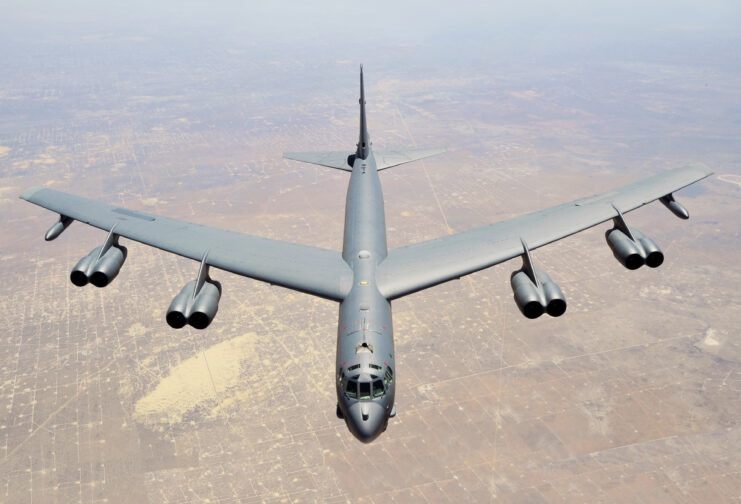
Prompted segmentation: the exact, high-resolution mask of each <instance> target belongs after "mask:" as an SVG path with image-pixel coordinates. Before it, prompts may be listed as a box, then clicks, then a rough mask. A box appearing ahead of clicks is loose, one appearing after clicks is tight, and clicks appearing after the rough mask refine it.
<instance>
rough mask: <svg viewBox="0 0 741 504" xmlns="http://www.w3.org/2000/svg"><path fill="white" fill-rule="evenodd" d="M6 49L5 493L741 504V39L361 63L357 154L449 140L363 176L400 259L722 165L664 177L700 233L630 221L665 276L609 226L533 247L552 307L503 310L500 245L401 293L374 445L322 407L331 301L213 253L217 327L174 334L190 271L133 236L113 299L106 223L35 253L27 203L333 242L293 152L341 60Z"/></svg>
mask: <svg viewBox="0 0 741 504" xmlns="http://www.w3.org/2000/svg"><path fill="white" fill-rule="evenodd" d="M706 35H707V34H706ZM734 36H735V37H736V38H734V37H733V36H729V37H730V38H729V39H728V40H731V41H736V42H737V41H738V38H737V37H738V36H737V34H736V35H734ZM3 37H5V38H4V39H3V40H4V41H5V42H6V44H5V47H6V48H7V51H8V52H7V53H6V54H5V55H4V56H3V57H2V58H3V59H2V62H3V65H4V68H5V69H6V70H8V72H6V73H4V74H3V76H2V77H0V215H1V216H2V217H0V223H1V229H2V235H1V236H0V250H1V251H2V253H1V254H0V320H1V321H2V327H3V328H4V331H3V332H2V335H0V502H7V503H28V502H34V503H36V502H54V503H70V502H80V503H102V502H110V503H113V502H116V503H118V502H132V503H143V502H151V503H159V502H166V503H196V502H211V503H223V504H226V503H252V502H276V503H278V502H334V503H339V502H353V503H359V502H368V503H380V502H400V503H409V502H457V503H460V502H505V503H541V502H548V503H551V502H555V503H574V502H585V503H587V502H589V503H594V502H604V503H619V502H625V503H635V502H655V503H667V502H679V503H684V502H687V503H720V502H741V498H740V497H739V496H741V456H740V455H739V453H740V452H741V426H740V425H739V421H740V419H741V398H740V396H741V340H740V339H739V336H740V335H741V334H740V333H741V322H740V321H739V316H740V315H741V291H739V285H741V269H740V268H739V261H740V260H741V239H740V231H739V222H740V221H741V203H740V201H741V200H740V199H739V198H740V196H741V184H740V183H739V182H740V181H741V150H740V149H739V144H738V138H740V137H741V120H740V119H739V117H741V116H740V115H739V114H740V113H741V109H740V108H739V106H738V103H740V102H741V86H740V85H739V83H741V67H740V66H739V63H738V56H737V54H736V55H735V56H734V52H735V51H737V49H736V50H735V51H734V47H736V48H737V47H738V45H737V44H734V43H727V42H726V39H725V38H722V37H720V35H718V37H719V38H713V37H709V38H708V37H707V36H705V35H703V36H702V37H701V36H699V35H698V38H702V39H703V40H704V41H705V42H703V43H701V44H700V45H699V46H698V45H697V44H696V42H697V40H698V39H695V38H694V37H695V35H692V34H690V35H686V34H682V35H681V37H680V36H677V37H678V38H677V39H676V43H675V44H674V45H672V44H668V45H666V46H665V47H664V46H661V47H662V48H659V49H655V51H656V52H651V51H648V52H643V51H636V52H635V53H631V57H627V56H626V55H625V54H622V53H619V54H612V53H610V52H609V51H607V52H606V53H604V54H603V52H600V51H602V49H600V48H595V49H594V50H593V51H591V52H589V51H587V52H581V53H578V54H577V55H576V56H569V57H568V58H567V57H566V56H565V55H563V54H559V55H558V56H557V57H556V56H553V55H552V54H550V53H548V52H547V51H546V52H543V53H537V54H535V56H533V58H535V59H534V60H527V59H518V58H516V57H515V56H516V55H514V54H512V53H511V51H510V50H509V49H510V48H509V47H502V48H500V49H497V50H494V49H491V50H489V49H486V47H488V46H483V47H484V48H483V49H481V47H482V46H481V45H480V44H482V41H481V40H475V41H474V42H471V43H472V44H474V46H475V47H479V49H480V50H479V52H476V53H474V52H470V53H467V54H471V55H470V56H467V57H466V58H460V59H456V58H455V57H453V56H451V55H450V54H449V53H446V52H444V51H441V52H440V53H439V54H438V55H437V56H436V57H438V56H439V58H441V62H437V61H436V60H435V57H432V56H430V55H427V56H425V57H418V56H419V55H420V54H422V53H423V52H424V51H423V49H421V48H420V47H418V46H415V45H412V46H411V47H410V46H408V45H405V44H402V43H401V42H399V41H394V40H392V41H389V42H387V43H386V44H385V45H379V46H378V47H377V49H376V51H375V52H374V53H373V55H372V56H370V57H368V58H367V59H366V60H365V61H362V62H364V63H366V67H365V68H366V70H365V71H366V95H367V102H368V122H369V128H370V135H371V139H372V140H373V143H374V144H373V145H374V148H376V149H399V148H404V147H438V146H440V147H446V148H447V149H448V150H447V152H446V153H445V154H443V155H440V156H437V157H434V158H430V159H428V160H424V161H420V162H417V163H414V164H410V165H404V166H401V167H398V168H394V169H392V170H389V171H386V172H383V173H382V175H381V181H382V184H383V188H384V196H385V201H386V221H387V226H388V241H389V247H390V248H395V247H399V246H403V245H406V244H409V243H413V242H418V241H422V240H426V239H431V238H434V237H436V236H440V235H443V234H446V233H454V232H457V231H462V230H465V229H470V228H473V227H476V226H481V225H485V224H488V223H491V222H496V221H499V220H504V219H507V218H510V217H513V216H516V215H519V214H522V213H528V212H531V211H534V210H538V209H541V208H546V207H548V206H551V205H556V204H559V203H563V202H566V201H571V200H573V199H576V198H579V197H582V196H588V195H591V194H594V193H598V192H602V191H606V190H609V189H612V188H614V187H617V186H619V185H622V184H625V183H629V182H632V181H635V180H637V179H639V178H641V177H646V176H650V175H653V174H657V173H660V172H661V171H663V170H667V169H670V168H674V167H677V166H681V165H683V164H687V163H689V162H702V163H705V164H706V165H708V166H709V167H711V168H712V169H713V170H714V171H715V176H713V177H711V178H710V179H708V180H706V181H703V182H701V183H699V184H697V185H696V186H693V187H691V188H688V189H686V190H684V191H680V192H678V193H677V195H676V197H677V199H678V200H679V201H681V202H682V203H683V204H684V205H685V206H686V207H687V208H688V209H689V211H690V214H691V216H692V217H691V219H690V220H689V221H686V222H685V221H681V220H679V219H677V218H675V217H674V216H673V215H671V213H669V212H668V211H666V209H665V208H664V207H663V206H661V205H660V204H658V203H654V204H652V205H650V206H648V207H645V208H642V209H639V210H637V211H635V212H632V213H630V214H629V215H628V216H627V219H628V222H629V223H630V224H631V225H632V226H635V227H637V228H639V229H640V230H642V231H643V232H644V233H645V234H647V235H649V236H651V237H652V238H653V239H654V240H655V241H656V242H657V243H658V244H659V245H660V246H661V247H662V249H663V250H664V252H665V255H666V261H665V262H664V264H663V265H662V266H661V267H660V268H658V269H656V270H650V269H648V268H642V269H639V270H637V271H628V270H626V269H625V268H623V267H622V266H621V265H620V264H619V263H618V262H617V261H616V260H615V259H614V258H613V257H612V254H611V252H610V250H609V248H608V247H607V245H606V243H605V239H604V231H605V230H606V229H608V227H609V226H608V225H607V224H604V225H601V226H597V227H596V228H594V229H591V230H588V231H585V232H583V233H580V234H578V235H575V236H572V237H570V238H567V239H565V240H563V241H562V242H558V243H555V244H553V245H550V246H548V247H545V248H543V249H538V250H536V251H535V252H534V253H533V256H534V260H535V262H536V263H537V265H538V266H539V267H541V268H543V269H545V270H546V271H548V273H549V274H550V275H551V277H553V279H554V280H555V281H556V282H558V283H559V285H560V286H561V288H562V289H563V291H564V293H565V295H566V297H567V301H568V310H567V312H566V314H565V315H564V316H563V317H560V318H558V319H554V318H549V317H542V318H540V319H538V320H527V319H525V318H524V317H523V316H522V315H521V314H520V312H519V311H518V310H517V308H516V306H515V304H514V301H513V299H512V292H511V290H510V287H509V275H510V273H511V272H512V271H514V270H516V269H518V268H519V267H520V261H519V260H514V261H511V262H510V263H505V264H502V265H499V266H497V267H494V268H492V269H489V270H486V271H482V272H479V273H476V274H474V275H471V276H469V277H465V278H463V279H461V280H458V281H453V282H450V283H447V284H443V285H440V286H438V287H435V288H432V289H429V290H427V291H424V292H420V293H417V294H413V295H411V296H408V297H406V298H402V299H400V300H398V301H395V302H394V303H393V310H394V317H395V320H394V322H395V329H396V331H395V333H396V340H395V341H396V358H397V370H396V372H397V375H398V381H397V389H396V390H397V392H396V404H397V411H398V415H397V416H396V417H395V418H393V419H391V420H390V422H389V426H388V430H387V431H386V432H385V433H384V434H383V435H382V436H381V437H380V438H378V440H376V441H374V442H373V443H371V444H369V445H364V444H361V443H360V442H358V441H357V440H356V439H355V438H354V437H353V436H352V434H351V433H350V432H349V431H348V430H347V428H346V426H345V424H344V423H343V422H342V421H341V420H338V419H337V418H336V416H335V404H336V395H335V388H334V351H335V345H336V323H337V314H338V307H337V305H336V304H335V303H333V302H329V301H325V300H321V299H317V298H312V297H310V296H306V295H303V294H299V293H295V292H292V291H289V290H286V289H282V288H279V287H271V286H269V285H266V284H262V283H259V282H256V281H253V280H250V279H246V278H241V277H238V276H236V275H233V274H229V273H225V272H221V271H213V272H212V275H213V276H214V278H215V279H217V280H219V281H220V282H221V283H222V285H223V290H224V294H223V297H222V300H221V303H220V307H219V313H218V315H217V316H216V319H215V321H214V322H213V323H212V324H211V326H210V327H209V328H208V329H206V330H205V331H197V330H194V329H191V328H185V329H182V330H173V329H171V328H170V327H168V326H167V324H166V323H165V318H164V314H165V310H166V309H167V306H168V305H169V303H170V301H171V299H172V298H173V296H175V295H176V294H177V293H178V292H179V290H180V288H181V287H182V286H183V285H184V284H185V283H186V282H188V281H189V280H191V279H193V278H195V275H196V274H197V271H198V264H196V263H195V262H193V261H190V260H187V259H182V258H178V257H176V256H173V255H171V254H167V253H165V252H162V251H159V250H156V249H152V248H149V247H146V246H144V245H141V244H138V243H135V242H131V241H128V240H126V241H125V245H126V246H127V247H128V248H129V254H128V259H127V260H126V264H125V265H124V267H123V269H122V271H121V274H120V275H119V276H118V278H117V279H116V280H115V281H114V282H113V283H112V284H111V285H110V286H108V287H106V288H105V289H97V288H95V287H92V286H87V287H84V288H78V287H75V286H74V285H72V284H71V283H70V281H69V271H70V269H71V268H72V267H73V266H74V264H75V263H76V262H77V260H78V259H79V258H80V257H82V256H83V255H84V254H86V253H88V252H89V251H90V250H91V249H93V248H94V247H96V246H98V245H100V243H102V241H103V240H104V238H105V234H104V233H103V232H102V231H98V230H95V229H92V228H89V227H87V226H85V225H83V224H80V223H75V224H73V225H72V226H71V227H70V228H69V229H68V230H67V231H66V232H65V233H64V234H63V235H62V236H61V237H60V238H58V239H57V240H55V241H53V242H48V243H47V242H45V241H44V239H43V235H44V232H45V231H46V230H47V229H48V227H49V226H51V225H52V224H53V223H54V222H55V220H56V216H55V215H54V214H52V213H51V212H48V211H45V210H43V209H41V208H38V207H35V206H33V205H30V204H28V203H26V202H23V201H21V200H19V199H18V195H19V194H20V193H21V192H22V191H23V190H24V189H25V188H27V187H29V186H32V185H43V186H47V187H53V188H55V189H59V190H64V191H68V192H71V193H74V194H78V195H81V196H86V197H91V198H96V199H100V200H103V201H106V202H109V203H112V204H116V205H120V206H125V207H127V208H131V209H136V210H142V211H146V212H151V213H157V214H162V215H166V216H168V217H174V218H179V219H184V220H188V221H192V222H199V223H202V224H208V225H211V226H217V227H222V228H227V229H232V230H237V231H241V232H245V233H250V234H255V235H260V236H266V237H271V238H277V239H282V240H288V241H295V242H300V243H304V244H310V245H315V246H320V247H324V248H329V249H335V250H339V249H340V247H341V243H342V226H343V213H344V205H345V190H346V187H347V182H348V176H347V174H346V173H342V172H339V171H336V170H329V169H324V168H321V167H315V166H311V165H303V164H299V163H295V162H292V161H287V160H284V159H282V157H281V155H282V152H284V151H305V150H342V149H347V150H348V152H349V151H352V150H353V149H354V143H355V142H356V141H357V139H356V135H357V71H358V64H359V63H361V61H358V60H357V59H352V57H351V56H352V55H351V54H347V53H345V52H342V51H340V50H339V49H337V48H336V47H335V46H333V47H335V48H334V49H332V50H331V51H330V50H328V51H329V52H324V53H317V52H315V51H316V47H314V46H311V47H300V46H299V47H293V48H287V47H283V46H272V48H271V49H270V50H269V51H268V50H263V48H262V47H261V46H260V45H259V44H257V45H255V44H251V43H246V42H244V43H243V42H239V41H238V40H235V39H226V38H222V39H216V40H211V41H209V42H208V43H202V44H201V43H195V42H192V41H191V42H187V41H186V40H185V37H184V38H183V39H179V38H177V37H175V36H173V37H174V38H167V37H165V36H164V35H158V34H157V33H154V34H152V33H148V34H146V36H144V35H142V36H141V37H133V36H124V35H121V34H120V33H119V32H115V31H111V32H105V31H103V32H97V31H95V30H90V31H89V33H88V32H83V33H80V34H77V35H75V36H74V37H72V38H69V39H65V43H64V44H60V43H59V42H60V40H59V38H58V37H62V35H56V36H54V37H52V36H51V35H49V36H48V37H47V38H42V39H40V40H37V41H33V42H31V41H30V38H23V37H22V36H21V35H17V34H15V32H13V33H11V34H8V35H4V36H3ZM168 37H169V36H168ZM718 40H720V42H718ZM165 41H168V42H171V43H172V44H175V45H177V44H182V45H181V46H179V49H178V50H177V51H175V50H173V49H171V48H170V47H171V46H170V45H169V43H165ZM484 42H485V41H484ZM319 43H320V42H316V44H319ZM189 44H191V45H189ZM703 44H704V45H703ZM494 45H496V44H493V43H492V46H494ZM648 45H650V44H648ZM688 46H692V47H695V48H696V50H697V52H698V54H700V55H701V56H704V54H705V53H704V52H703V51H708V52H710V51H712V57H709V58H705V57H697V58H695V59H692V58H690V57H689V56H686V57H685V56H684V54H685V53H684V52H683V51H684V49H686V47H688ZM352 47H354V46H352ZM466 47H467V46H466ZM171 51H172V52H171ZM348 52H349V51H348ZM320 54H321V55H320ZM424 54H427V53H424ZM357 57H358V58H359V57H362V55H358V56H357ZM535 63H537V64H535Z"/></svg>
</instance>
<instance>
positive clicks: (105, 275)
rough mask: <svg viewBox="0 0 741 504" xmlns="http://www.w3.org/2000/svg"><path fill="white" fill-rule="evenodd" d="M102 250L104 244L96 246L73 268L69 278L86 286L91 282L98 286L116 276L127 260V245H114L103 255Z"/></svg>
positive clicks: (106, 283)
mask: <svg viewBox="0 0 741 504" xmlns="http://www.w3.org/2000/svg"><path fill="white" fill-rule="evenodd" d="M101 250H103V246H100V247H95V248H94V249H93V250H91V251H90V253H89V254H88V255H86V256H85V257H83V258H82V259H80V260H79V261H78V262H77V264H76V265H75V267H74V268H72V272H71V273H70V275H69V278H70V280H71V281H72V283H73V284H75V285H76V286H78V287H84V286H85V285H87V284H88V283H91V284H93V285H95V286H96V287H105V286H106V285H108V284H109V283H111V282H112V281H113V279H114V278H116V276H117V275H118V273H119V272H120V271H121V266H123V263H124V261H125V260H126V255H127V250H126V247H124V246H123V245H112V246H111V247H110V248H108V250H107V251H106V252H105V253H104V254H103V255H101Z"/></svg>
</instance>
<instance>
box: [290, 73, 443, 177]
mask: <svg viewBox="0 0 741 504" xmlns="http://www.w3.org/2000/svg"><path fill="white" fill-rule="evenodd" d="M358 102H359V103H360V135H359V137H358V146H357V150H356V151H355V152H354V153H350V152H346V151H339V152H337V151H335V152H286V153H284V154H283V157H284V158H286V159H293V160H294V161H302V162H304V163H311V164H317V165H321V166H327V167H329V168H335V169H337V170H344V171H350V172H351V171H352V168H353V165H354V164H355V160H356V159H368V156H369V155H370V152H371V148H370V147H371V141H370V135H369V134H368V124H367V123H366V120H365V86H364V85H363V65H360V100H358ZM441 152H445V149H407V150H399V151H387V152H375V153H374V157H375V160H376V169H378V170H385V169H386V168H391V167H392V166H398V165H400V164H404V163H411V162H412V161H416V160H418V159H423V158H426V157H430V156H434V155H436V154H440V153H441Z"/></svg>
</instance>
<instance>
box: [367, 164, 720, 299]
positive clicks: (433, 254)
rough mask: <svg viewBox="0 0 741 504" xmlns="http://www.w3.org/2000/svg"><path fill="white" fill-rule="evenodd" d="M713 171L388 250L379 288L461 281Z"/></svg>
mask: <svg viewBox="0 0 741 504" xmlns="http://www.w3.org/2000/svg"><path fill="white" fill-rule="evenodd" d="M712 173H713V172H712V171H710V170H709V169H708V168H707V167H706V166H704V165H701V164H696V165H689V166H685V167H682V168H677V169H675V170H670V171H667V172H665V173H661V174H659V175H656V176H654V177H651V178H648V179H645V180H641V181H639V182H635V183H633V184H629V185H626V186H624V187H621V188H619V189H615V190H613V191H609V192H606V193H602V194H598V195H596V196H591V197H588V198H582V199H578V200H576V201H572V202H571V203H566V204H563V205H559V206H555V207H552V208H549V209H547V210H542V211H540V212H534V213H531V214H528V215H523V216H520V217H516V218H514V219H510V220H507V221H504V222H498V223H496V224H491V225H489V226H484V227H480V228H476V229H471V230H469V231H463V232H461V233H457V234H453V235H448V236H443V237H441V238H437V239H435V240H430V241H426V242H422V243H417V244H414V245H409V246H406V247H401V248H398V249H394V250H390V251H389V253H388V256H387V257H386V259H385V260H384V261H383V262H382V263H381V264H380V265H379V267H378V271H377V277H376V278H377V281H378V288H379V290H380V291H381V294H383V295H384V296H385V297H386V298H388V299H395V298H399V297H402V296H405V295H407V294H411V293H413V292H417V291H419V290H422V289H426V288H428V287H432V286H434V285H438V284H440V283H443V282H447V281H448V280H453V279H456V278H460V277H462V276H464V275H468V274H470V273H473V272H475V271H479V270H482V269H484V268H488V267H490V266H494V265H495V264H499V263H501V262H504V261H507V260H509V259H512V258H514V257H517V256H520V255H523V254H524V253H526V251H525V246H524V245H523V242H524V243H525V244H527V248H528V249H530V250H532V249H535V248H538V247H542V246H543V245H547V244H548V243H551V242H554V241H556V240H560V239H561V238H565V237H567V236H569V235H572V234H574V233H577V232H579V231H582V230H584V229H587V228H590V227H592V226H596V225H597V224H600V223H602V222H605V221H608V220H610V219H613V218H616V217H619V215H618V210H619V211H620V213H625V212H629V211H630V210H634V209H636V208H638V207H641V206H643V205H645V204H647V203H650V202H652V201H654V200H656V199H659V198H662V197H664V196H670V195H671V193H672V192H674V191H677V190H679V189H681V188H683V187H685V186H688V185H690V184H692V183H694V182H697V181H698V180H702V179H704V178H705V177H707V176H709V175H711V174H712ZM675 203H676V202H674V201H671V203H669V202H667V205H671V204H675ZM673 211H674V210H673ZM682 216H683V217H684V215H682Z"/></svg>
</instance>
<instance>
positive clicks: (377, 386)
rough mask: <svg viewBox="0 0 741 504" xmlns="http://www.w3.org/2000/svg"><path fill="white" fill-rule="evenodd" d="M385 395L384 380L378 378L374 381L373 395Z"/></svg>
mask: <svg viewBox="0 0 741 504" xmlns="http://www.w3.org/2000/svg"><path fill="white" fill-rule="evenodd" d="M382 395H383V382H382V381H381V380H376V381H374V382H373V397H381V396H382Z"/></svg>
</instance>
